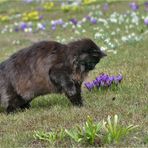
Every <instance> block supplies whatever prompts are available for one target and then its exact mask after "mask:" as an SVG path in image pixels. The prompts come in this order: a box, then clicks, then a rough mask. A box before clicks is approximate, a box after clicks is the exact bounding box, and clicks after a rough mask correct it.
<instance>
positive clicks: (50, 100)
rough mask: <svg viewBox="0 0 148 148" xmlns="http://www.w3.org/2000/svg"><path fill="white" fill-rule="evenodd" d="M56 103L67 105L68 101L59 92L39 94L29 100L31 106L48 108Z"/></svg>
mask: <svg viewBox="0 0 148 148" xmlns="http://www.w3.org/2000/svg"><path fill="white" fill-rule="evenodd" d="M56 105H58V106H62V107H67V106H69V105H70V102H69V101H68V99H67V98H66V97H65V96H64V95H59V94H52V95H45V96H40V97H37V98H35V99H34V100H33V101H32V102H31V108H50V107H52V106H56Z"/></svg>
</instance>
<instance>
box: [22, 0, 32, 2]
mask: <svg viewBox="0 0 148 148" xmlns="http://www.w3.org/2000/svg"><path fill="white" fill-rule="evenodd" d="M24 2H25V3H31V2H33V0H24Z"/></svg>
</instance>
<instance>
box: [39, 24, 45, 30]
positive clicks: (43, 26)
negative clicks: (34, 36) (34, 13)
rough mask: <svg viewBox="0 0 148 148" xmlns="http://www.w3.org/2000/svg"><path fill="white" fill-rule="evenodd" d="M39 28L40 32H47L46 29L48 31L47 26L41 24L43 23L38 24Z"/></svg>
mask: <svg viewBox="0 0 148 148" xmlns="http://www.w3.org/2000/svg"><path fill="white" fill-rule="evenodd" d="M37 27H38V29H40V30H45V29H46V26H45V24H41V23H38V24H37Z"/></svg>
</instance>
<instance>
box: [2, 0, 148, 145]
mask: <svg viewBox="0 0 148 148" xmlns="http://www.w3.org/2000/svg"><path fill="white" fill-rule="evenodd" d="M14 5H15V6H18V7H16V12H19V13H23V12H24V11H28V10H30V9H35V8H36V7H37V5H36V4H29V5H26V6H24V7H19V6H23V5H22V4H21V2H15V4H14V2H4V3H1V4H0V10H1V11H0V13H2V14H11V11H12V10H13V9H12V7H11V6H14ZM92 6H93V5H91V6H85V7H84V8H83V9H82V10H81V11H82V13H79V14H77V13H76V12H70V15H67V14H65V13H63V12H62V13H59V12H60V10H56V11H51V12H50V13H47V12H44V11H43V12H41V13H43V14H44V13H45V16H46V18H45V19H48V17H49V18H53V16H54V17H55V18H60V17H61V18H64V19H65V20H67V19H69V17H70V16H71V17H75V16H78V17H79V18H82V16H85V15H87V14H88V13H89V11H90V10H91V7H92ZM117 6H118V7H117ZM8 8H11V9H9V10H8ZM21 8H22V9H21ZM126 9H127V8H126V3H125V4H124V6H123V5H122V4H120V2H117V3H112V4H111V6H110V10H109V12H108V13H107V14H106V16H105V17H107V16H108V15H109V14H111V13H112V12H114V10H116V11H117V12H118V11H120V12H124V11H125V10H126ZM10 10H11V11H10ZM139 11H140V13H143V14H145V12H143V11H142V10H139ZM12 12H13V13H14V14H15V13H16V12H15V9H14V10H13V11H12ZM13 22H15V20H11V21H10V22H9V23H1V24H0V29H2V28H3V27H4V26H5V25H7V24H11V23H13ZM100 27H102V28H103V27H104V26H100ZM117 27H118V26H117ZM120 27H123V28H124V26H123V25H121V26H120ZM138 27H139V26H138ZM140 27H143V28H144V30H147V28H146V27H145V26H142V25H141V26H140ZM84 28H85V29H86V30H87V32H86V33H85V34H80V35H75V34H74V33H73V31H72V30H71V29H70V28H67V30H66V31H63V30H62V29H61V28H58V29H57V31H55V32H54V31H51V30H50V29H49V30H47V31H44V32H37V33H24V32H18V33H16V32H13V33H5V34H0V46H1V49H0V61H3V60H4V59H7V58H8V57H9V56H10V55H11V54H12V53H14V52H16V51H17V50H19V49H21V48H23V47H26V46H28V45H30V44H32V42H36V41H39V40H49V39H53V40H57V36H60V38H65V39H66V42H67V41H69V40H71V39H70V37H71V36H73V37H74V38H79V37H90V38H92V39H94V33H95V31H94V30H93V26H92V25H90V24H86V25H85V26H84ZM115 28H116V26H114V25H112V26H111V28H110V30H106V32H107V33H108V34H107V35H109V34H110V32H112V30H114V29H115ZM122 31H123V30H121V33H120V35H121V34H122ZM132 31H134V32H137V33H138V34H140V33H139V31H138V29H136V28H133V30H132ZM120 35H119V36H120ZM14 40H19V41H20V44H13V41H14ZM94 40H95V39H94ZM95 41H96V42H97V43H98V44H99V45H100V44H101V45H103V41H98V40H95ZM147 42H148V37H147V36H146V35H145V36H143V40H141V41H140V42H134V43H132V44H123V45H121V46H119V47H118V48H117V49H116V50H117V54H112V53H110V52H108V56H107V58H104V59H103V60H102V61H101V62H100V63H99V64H98V65H97V66H96V69H95V70H93V71H91V72H90V74H89V76H88V78H87V80H93V79H94V78H95V77H96V76H98V75H99V74H100V73H102V72H104V73H108V74H110V75H117V74H118V73H122V74H123V81H122V83H121V85H120V87H119V89H117V90H115V91H112V90H108V91H103V92H98V91H92V92H88V91H87V90H86V89H85V88H84V86H82V90H83V94H82V96H83V98H84V107H82V108H77V107H73V106H72V105H71V104H70V102H69V101H68V100H67V98H66V97H65V96H64V95H57V94H50V95H46V96H41V97H38V98H36V99H35V100H33V101H32V103H31V108H30V109H29V110H26V111H24V112H18V113H16V114H12V115H6V114H5V113H3V112H1V113H0V147H2V148H9V147H11V148H12V147H46V146H48V147H50V146H52V145H51V144H50V143H48V142H42V141H39V140H35V139H34V137H33V134H34V131H39V130H41V131H47V132H48V131H50V130H52V129H53V130H54V129H55V130H58V129H60V128H66V129H71V128H73V127H74V126H75V125H77V124H79V125H82V124H83V123H84V122H85V121H86V119H87V116H90V117H92V118H93V119H95V121H101V120H103V119H106V118H107V116H108V115H115V114H117V115H118V116H119V117H120V118H121V119H122V124H123V125H129V124H133V125H139V128H138V130H137V132H136V133H134V134H133V135H131V136H130V137H127V138H126V139H124V140H123V141H121V142H120V143H118V144H116V145H114V144H109V145H105V146H116V147H118V146H121V147H124V146H134V147H142V146H144V147H147V146H148V142H147V139H148V138H147V137H148V126H147V124H148V98H147V97H148V92H147V90H148V81H147V77H148V69H147V63H148V59H147V57H148V51H147ZM113 98H115V99H113ZM54 146H56V147H66V146H74V147H78V146H83V145H81V144H79V145H78V144H76V143H74V142H71V141H69V140H66V141H62V142H60V143H56V144H55V145H54Z"/></svg>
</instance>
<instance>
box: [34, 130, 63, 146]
mask: <svg viewBox="0 0 148 148" xmlns="http://www.w3.org/2000/svg"><path fill="white" fill-rule="evenodd" d="M33 136H34V138H35V139H36V140H42V141H47V142H50V143H51V144H54V143H55V142H56V141H57V140H62V139H63V138H64V137H65V132H64V130H63V129H61V130H60V131H50V132H44V131H35V133H34V135H33Z"/></svg>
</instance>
